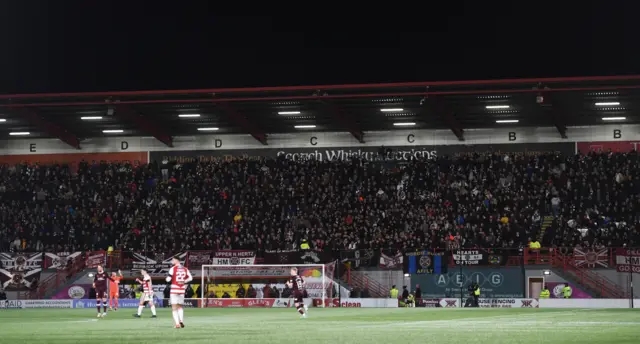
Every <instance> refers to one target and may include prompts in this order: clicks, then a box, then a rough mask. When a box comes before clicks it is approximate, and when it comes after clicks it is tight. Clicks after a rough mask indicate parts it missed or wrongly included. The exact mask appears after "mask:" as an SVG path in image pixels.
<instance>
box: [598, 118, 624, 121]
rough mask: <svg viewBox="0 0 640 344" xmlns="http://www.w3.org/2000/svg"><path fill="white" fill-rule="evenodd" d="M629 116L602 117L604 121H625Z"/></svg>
mask: <svg viewBox="0 0 640 344" xmlns="http://www.w3.org/2000/svg"><path fill="white" fill-rule="evenodd" d="M625 119H627V117H602V120H603V121H624V120H625Z"/></svg>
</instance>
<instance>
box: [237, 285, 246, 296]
mask: <svg viewBox="0 0 640 344" xmlns="http://www.w3.org/2000/svg"><path fill="white" fill-rule="evenodd" d="M236 297H237V298H239V299H243V298H244V297H245V290H244V286H243V285H242V284H240V286H239V287H238V290H237V291H236Z"/></svg>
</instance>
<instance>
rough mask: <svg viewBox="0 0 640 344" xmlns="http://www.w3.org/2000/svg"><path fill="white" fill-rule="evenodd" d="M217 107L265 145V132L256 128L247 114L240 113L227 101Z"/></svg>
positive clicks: (266, 143)
mask: <svg viewBox="0 0 640 344" xmlns="http://www.w3.org/2000/svg"><path fill="white" fill-rule="evenodd" d="M218 107H219V108H220V109H222V110H223V113H224V115H225V116H226V117H227V118H228V119H229V120H230V121H232V122H233V123H235V124H236V125H237V126H240V127H241V128H242V129H243V130H244V131H246V132H247V133H249V134H250V135H251V136H253V138H254V139H256V140H257V141H258V142H260V143H262V145H264V146H267V145H268V142H267V134H266V133H264V130H260V129H258V128H257V127H256V126H255V125H254V124H253V123H251V121H249V119H248V118H247V116H245V115H243V114H241V113H240V112H239V111H238V110H236V109H235V108H234V107H233V106H231V105H229V104H228V103H220V104H218Z"/></svg>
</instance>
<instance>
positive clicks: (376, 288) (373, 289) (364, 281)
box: [345, 271, 390, 297]
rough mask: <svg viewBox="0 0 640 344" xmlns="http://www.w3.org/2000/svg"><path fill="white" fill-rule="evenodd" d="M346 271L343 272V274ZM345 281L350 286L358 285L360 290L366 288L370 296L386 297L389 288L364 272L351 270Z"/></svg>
mask: <svg viewBox="0 0 640 344" xmlns="http://www.w3.org/2000/svg"><path fill="white" fill-rule="evenodd" d="M346 274H347V273H346V272H345V275H346ZM345 281H346V282H347V283H348V284H349V286H351V287H358V288H360V290H364V289H368V290H369V294H370V295H371V297H388V296H389V290H390V288H385V287H384V286H382V284H380V282H378V281H376V280H375V279H373V278H370V277H369V276H367V275H366V272H362V271H351V273H350V274H349V276H348V278H347V279H345Z"/></svg>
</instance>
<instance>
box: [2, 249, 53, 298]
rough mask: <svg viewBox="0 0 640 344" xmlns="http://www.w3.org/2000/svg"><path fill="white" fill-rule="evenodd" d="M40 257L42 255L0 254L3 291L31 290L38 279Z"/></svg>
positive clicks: (40, 263)
mask: <svg viewBox="0 0 640 344" xmlns="http://www.w3.org/2000/svg"><path fill="white" fill-rule="evenodd" d="M42 256H43V254H42V253H15V252H14V253H0V285H1V287H2V288H4V289H5V290H29V289H31V288H32V286H33V285H34V284H36V283H37V280H38V279H39V278H40V272H41V271H42ZM0 289H1V288H0Z"/></svg>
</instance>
